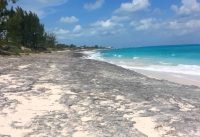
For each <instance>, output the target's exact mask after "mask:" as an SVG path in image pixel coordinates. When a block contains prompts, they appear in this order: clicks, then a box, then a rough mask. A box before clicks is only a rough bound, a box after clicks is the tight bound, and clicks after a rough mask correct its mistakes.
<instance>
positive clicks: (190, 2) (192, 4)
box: [171, 0, 200, 15]
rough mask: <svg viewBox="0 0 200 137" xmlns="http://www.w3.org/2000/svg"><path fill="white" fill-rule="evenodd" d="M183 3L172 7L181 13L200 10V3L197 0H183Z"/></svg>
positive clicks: (185, 13) (186, 13)
mask: <svg viewBox="0 0 200 137" xmlns="http://www.w3.org/2000/svg"><path fill="white" fill-rule="evenodd" d="M181 3H182V5H181V6H180V7H178V6H177V5H172V6H171V8H172V10H174V11H175V12H176V13H177V14H179V15H189V14H193V13H197V12H200V3H199V2H198V1H197V0H181Z"/></svg>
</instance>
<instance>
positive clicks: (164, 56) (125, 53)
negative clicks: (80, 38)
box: [101, 45, 200, 65]
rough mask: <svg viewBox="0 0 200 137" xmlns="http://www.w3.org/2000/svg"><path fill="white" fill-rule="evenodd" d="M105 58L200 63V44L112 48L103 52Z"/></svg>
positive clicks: (155, 62)
mask: <svg viewBox="0 0 200 137" xmlns="http://www.w3.org/2000/svg"><path fill="white" fill-rule="evenodd" d="M101 55H102V57H104V58H121V59H123V58H124V59H137V58H141V59H144V60H148V61H151V63H153V64H159V62H160V63H161V64H165V63H166V64H168V63H169V64H172V65H178V64H185V65H200V45H183V46H154V47H139V48H124V49H112V50H105V51H102V52H101Z"/></svg>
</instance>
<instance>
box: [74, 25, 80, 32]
mask: <svg viewBox="0 0 200 137" xmlns="http://www.w3.org/2000/svg"><path fill="white" fill-rule="evenodd" d="M81 30H82V27H81V25H76V26H75V27H74V29H73V32H80V31H81Z"/></svg>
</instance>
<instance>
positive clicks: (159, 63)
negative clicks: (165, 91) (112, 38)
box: [88, 44, 200, 85]
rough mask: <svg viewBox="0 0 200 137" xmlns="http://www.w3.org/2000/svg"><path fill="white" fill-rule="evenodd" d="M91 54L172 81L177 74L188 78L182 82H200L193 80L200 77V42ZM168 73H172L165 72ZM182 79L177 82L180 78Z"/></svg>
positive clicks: (93, 57) (90, 55)
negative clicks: (199, 43)
mask: <svg viewBox="0 0 200 137" xmlns="http://www.w3.org/2000/svg"><path fill="white" fill-rule="evenodd" d="M88 55H89V56H88V58H89V59H95V60H100V61H105V62H108V63H111V64H115V65H117V66H120V67H123V68H126V69H129V70H133V71H137V72H139V73H142V74H147V76H150V77H154V78H159V79H166V80H170V81H173V79H174V78H177V77H179V79H180V80H181V78H185V79H187V80H186V81H184V83H182V84H187V83H189V84H193V83H194V85H196V84H195V82H193V83H192V82H190V81H193V80H195V81H198V80H199V78H200V71H199V70H200V61H199V60H200V45H198V44H195V45H194V44H188V45H186V44H184V45H174V46H169V45H166V46H145V47H132V48H118V49H108V50H100V51H95V52H88ZM155 73H156V76H155ZM158 73H159V75H158ZM166 73H167V74H169V75H171V77H170V78H168V77H167V76H166V75H164V74H166ZM149 74H151V75H149ZM162 75H163V76H162ZM188 77H189V78H190V79H188ZM179 79H178V81H174V82H179V81H180V80H179ZM197 84H199V83H197Z"/></svg>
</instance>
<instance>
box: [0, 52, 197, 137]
mask: <svg viewBox="0 0 200 137" xmlns="http://www.w3.org/2000/svg"><path fill="white" fill-rule="evenodd" d="M0 59H1V60H0V66H1V67H0V72H1V73H0V129H3V130H0V136H15V137H23V136H49V137H54V136H72V137H106V136H115V137H124V136H126V137H133V136H137V137H145V136H149V137H161V136H166V137H171V136H177V137H182V136H187V137H194V136H198V135H199V133H200V122H199V121H200V119H199V117H200V115H199V114H200V109H199V107H198V106H200V88H197V87H194V86H186V85H180V84H176V83H172V82H168V81H162V80H156V79H152V78H149V77H146V76H144V75H142V74H139V73H137V72H134V71H131V70H127V69H124V68H122V67H118V66H116V65H112V64H109V63H106V62H101V61H95V60H91V59H83V58H82V54H80V53H76V52H74V51H64V52H54V53H45V54H38V55H34V54H33V55H30V56H21V57H15V58H13V57H0Z"/></svg>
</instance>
